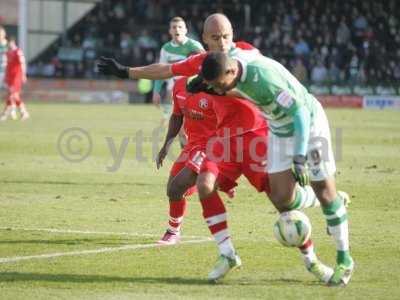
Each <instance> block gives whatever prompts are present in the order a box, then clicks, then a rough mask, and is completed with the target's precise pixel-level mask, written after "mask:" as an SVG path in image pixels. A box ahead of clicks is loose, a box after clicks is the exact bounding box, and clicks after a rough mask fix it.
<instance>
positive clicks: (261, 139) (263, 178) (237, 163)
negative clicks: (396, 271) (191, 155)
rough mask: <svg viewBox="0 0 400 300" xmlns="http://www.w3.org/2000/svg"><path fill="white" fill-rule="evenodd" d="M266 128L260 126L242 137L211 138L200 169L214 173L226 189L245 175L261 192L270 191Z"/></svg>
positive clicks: (225, 190)
mask: <svg viewBox="0 0 400 300" xmlns="http://www.w3.org/2000/svg"><path fill="white" fill-rule="evenodd" d="M267 130H268V129H267V128H261V129H257V130H255V131H250V132H247V133H244V134H242V135H240V136H235V137H230V138H225V139H222V138H221V139H218V138H217V139H215V140H214V141H213V142H211V141H210V142H209V143H208V145H207V149H206V154H207V157H206V159H205V160H204V161H203V163H202V165H201V169H200V172H207V171H208V172H211V173H213V174H214V175H215V176H216V177H217V181H218V186H219V188H220V190H222V191H224V192H227V191H229V190H230V189H232V188H233V187H235V186H237V183H236V181H237V179H238V178H239V177H240V176H241V175H242V174H243V175H244V176H245V177H246V178H247V180H248V181H249V182H250V183H251V184H252V185H253V186H254V187H255V188H256V189H257V191H258V192H263V191H265V192H270V186H269V180H268V174H267V171H266V163H267V150H268V147H267V140H268V139H267V132H268V131H267Z"/></svg>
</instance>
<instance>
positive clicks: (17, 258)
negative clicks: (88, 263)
mask: <svg viewBox="0 0 400 300" xmlns="http://www.w3.org/2000/svg"><path fill="white" fill-rule="evenodd" d="M210 241H211V239H202V240H189V241H182V242H181V244H198V243H205V242H210ZM156 247H165V246H163V245H160V244H137V245H125V246H121V247H107V248H100V249H92V250H82V251H71V252H56V253H48V254H38V255H28V256H14V257H2V258H0V264H5V263H12V262H18V261H21V260H31V259H44V258H53V257H60V256H78V255H89V254H98V253H110V252H117V251H126V250H137V249H146V248H156Z"/></svg>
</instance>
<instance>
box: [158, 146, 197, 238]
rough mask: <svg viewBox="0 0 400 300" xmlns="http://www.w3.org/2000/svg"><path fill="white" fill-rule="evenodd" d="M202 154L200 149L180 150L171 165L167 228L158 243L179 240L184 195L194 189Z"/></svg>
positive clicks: (185, 203)
mask: <svg viewBox="0 0 400 300" xmlns="http://www.w3.org/2000/svg"><path fill="white" fill-rule="evenodd" d="M204 156H205V155H204V153H203V152H202V151H196V150H195V151H192V152H190V151H182V152H181V154H180V155H179V157H178V159H177V160H176V161H175V163H174V165H173V166H172V169H171V172H170V177H169V179H168V185H167V196H168V199H169V220H168V228H167V230H166V232H165V234H164V236H163V237H162V238H161V239H160V240H159V243H160V244H168V245H172V244H176V243H178V242H179V241H180V230H181V226H182V222H183V217H184V215H185V210H186V205H187V201H186V196H189V195H191V194H192V193H194V192H195V191H196V189H195V184H196V178H197V174H198V173H199V171H200V166H201V163H202V161H203V158H204Z"/></svg>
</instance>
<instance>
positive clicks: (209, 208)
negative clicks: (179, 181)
mask: <svg viewBox="0 0 400 300" xmlns="http://www.w3.org/2000/svg"><path fill="white" fill-rule="evenodd" d="M218 166H219V164H218ZM218 166H217V164H216V163H213V162H211V161H205V162H204V163H203V165H202V168H201V172H200V174H199V176H198V178H197V183H196V185H197V189H198V192H199V198H200V203H201V206H202V209H203V217H204V219H205V221H206V224H207V226H208V228H209V230H210V232H211V234H212V235H213V237H214V239H215V241H216V243H217V246H218V249H219V253H220V256H219V258H218V260H217V262H216V264H215V266H214V267H213V269H212V270H211V272H210V273H209V275H208V279H209V280H210V281H217V280H219V279H221V278H223V277H224V276H225V275H226V274H227V273H228V272H229V271H230V270H233V269H235V268H238V267H240V266H241V264H242V263H241V260H240V257H239V256H238V255H237V253H236V250H235V248H234V246H233V243H232V240H231V236H230V234H229V230H228V221H227V212H226V209H225V205H224V203H223V201H222V199H221V197H220V196H219V194H218V192H217V188H218V185H220V187H219V188H221V189H222V190H223V191H225V192H227V191H229V190H231V189H232V188H233V187H234V186H235V185H236V183H235V181H234V180H233V181H232V180H229V179H228V178H226V177H224V176H221V175H219V170H218ZM239 176H240V173H239V174H238V175H236V178H237V177H239ZM222 178H224V180H223V181H222V182H221V179H222ZM217 179H218V184H217Z"/></svg>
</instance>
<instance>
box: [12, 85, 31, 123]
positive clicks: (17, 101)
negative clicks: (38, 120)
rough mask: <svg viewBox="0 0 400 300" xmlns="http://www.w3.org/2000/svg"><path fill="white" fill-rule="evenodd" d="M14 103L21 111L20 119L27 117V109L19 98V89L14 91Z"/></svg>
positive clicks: (23, 119)
mask: <svg viewBox="0 0 400 300" xmlns="http://www.w3.org/2000/svg"><path fill="white" fill-rule="evenodd" d="M15 105H16V107H17V109H18V110H19V112H20V113H21V120H22V121H25V120H27V119H29V113H28V110H27V109H26V106H25V103H24V101H23V100H22V98H21V91H16V92H15Z"/></svg>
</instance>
